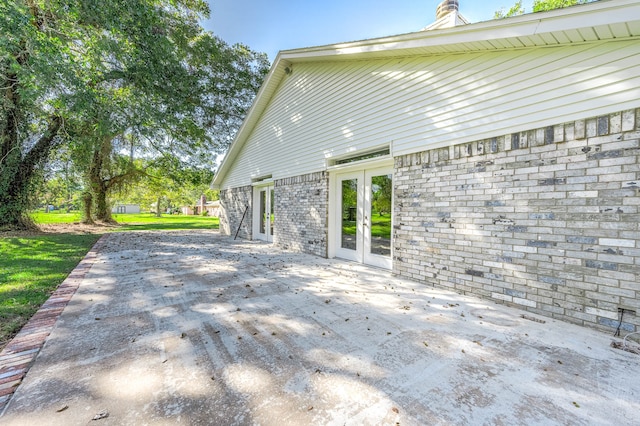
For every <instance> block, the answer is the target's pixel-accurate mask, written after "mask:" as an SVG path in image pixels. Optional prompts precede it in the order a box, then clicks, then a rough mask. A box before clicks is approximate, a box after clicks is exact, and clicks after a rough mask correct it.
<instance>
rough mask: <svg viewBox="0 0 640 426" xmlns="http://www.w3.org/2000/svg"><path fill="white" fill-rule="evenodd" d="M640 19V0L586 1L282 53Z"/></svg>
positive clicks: (388, 46)
mask: <svg viewBox="0 0 640 426" xmlns="http://www.w3.org/2000/svg"><path fill="white" fill-rule="evenodd" d="M638 20H640V2H639V1H637V0H634V1H630V0H609V1H606V0H601V1H599V2H596V3H590V4H586V5H579V6H573V7H567V8H564V9H557V10H553V11H549V12H539V13H530V14H526V15H521V16H517V17H511V18H505V19H495V20H491V21H485V22H480V23H477V24H469V25H462V26H458V27H454V28H446V29H440V30H431V31H421V32H416V33H409V34H403V35H398V36H392V37H383V38H377V39H369V40H362V41H355V42H348V43H338V44H332V45H326V46H317V47H309V48H303V49H294V50H287V51H283V52H281V53H282V54H283V56H284V57H286V58H287V59H288V60H290V61H315V60H326V59H327V58H328V57H332V59H333V60H345V59H351V58H353V59H355V58H356V57H357V56H359V55H362V54H365V55H366V58H370V59H373V58H375V57H376V56H377V55H376V53H379V54H382V53H384V56H389V54H390V53H393V52H395V53H396V54H397V55H399V56H402V55H410V54H411V50H413V49H421V50H422V51H423V52H424V51H425V50H427V51H428V49H429V48H430V47H443V46H446V47H448V48H449V50H452V51H453V50H455V51H460V52H464V51H467V50H469V49H468V45H469V44H474V43H477V42H483V41H491V40H499V39H509V38H514V37H527V36H535V35H537V34H545V33H553V32H564V31H569V30H575V29H582V28H592V27H597V26H600V25H612V24H618V23H623V22H629V21H638ZM483 50H484V49H483Z"/></svg>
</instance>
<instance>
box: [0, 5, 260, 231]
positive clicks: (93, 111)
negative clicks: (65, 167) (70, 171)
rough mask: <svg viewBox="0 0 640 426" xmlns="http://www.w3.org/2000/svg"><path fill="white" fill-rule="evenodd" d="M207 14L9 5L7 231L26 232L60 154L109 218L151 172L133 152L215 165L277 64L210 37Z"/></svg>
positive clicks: (1, 177) (1, 165) (0, 85)
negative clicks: (121, 196) (204, 23)
mask: <svg viewBox="0 0 640 426" xmlns="http://www.w3.org/2000/svg"><path fill="white" fill-rule="evenodd" d="M208 13H209V9H208V5H207V3H206V2H205V1H203V0H84V1H81V0H66V1H61V0H8V1H7V2H3V3H1V4H0V33H2V34H3V37H2V38H1V39H0V90H2V91H3V92H4V93H3V96H2V97H1V98H0V226H14V227H15V226H18V227H20V226H27V225H28V221H27V220H26V219H25V212H26V210H27V208H28V207H29V201H30V200H31V199H32V198H33V197H32V194H33V192H34V188H33V186H34V184H35V182H36V180H37V179H36V177H37V175H38V173H41V174H42V173H43V172H42V170H43V168H44V167H45V165H46V164H47V160H48V158H49V154H50V153H51V152H52V151H55V150H56V149H58V148H59V147H60V146H64V147H65V148H69V150H70V152H71V153H72V156H73V158H74V161H75V162H76V163H77V165H78V166H79V167H81V168H82V169H83V170H84V177H85V181H86V185H87V189H88V191H87V197H85V198H86V199H87V200H88V201H89V202H90V203H92V205H93V206H95V207H97V213H98V217H99V218H101V219H108V214H104V213H105V212H108V209H107V207H108V206H107V202H106V200H107V195H108V193H109V192H110V191H114V190H115V189H116V187H118V186H119V185H122V184H124V183H125V182H126V181H130V180H131V179H134V178H135V177H136V176H140V175H141V173H140V170H136V168H135V167H134V162H133V161H132V160H133V158H134V154H135V156H137V157H152V156H154V155H157V153H159V152H160V153H163V154H167V153H173V155H176V156H180V157H181V158H183V159H189V161H193V162H196V163H198V164H209V165H211V164H212V163H213V156H212V153H215V152H222V151H224V150H225V149H226V148H227V147H228V145H229V143H230V141H231V140H232V138H233V135H234V133H235V131H236V130H237V128H238V126H239V125H240V122H241V120H242V118H243V116H244V113H245V112H246V110H247V108H248V107H249V105H250V102H251V100H252V99H253V96H254V95H255V93H256V91H257V89H258V87H259V85H260V84H261V82H262V79H263V78H264V76H265V75H266V72H267V70H268V65H269V64H268V61H267V60H266V56H265V55H263V54H257V53H255V52H252V51H251V50H249V49H248V48H246V47H245V46H239V45H238V46H229V45H227V44H226V43H224V41H222V40H221V39H219V38H218V37H216V36H214V35H213V34H211V33H209V32H205V31H204V30H203V29H202V28H201V26H200V25H199V20H200V19H201V18H203V17H206V16H207V15H208ZM5 34H6V35H7V37H4V35H5ZM127 153H128V154H129V155H128V156H127V155H126V154H127Z"/></svg>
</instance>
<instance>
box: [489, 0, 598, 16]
mask: <svg viewBox="0 0 640 426" xmlns="http://www.w3.org/2000/svg"><path fill="white" fill-rule="evenodd" d="M594 1H598V0H534V2H533V12H534V13H535V12H545V11H547V10H553V9H561V8H563V7H569V6H575V5H577V4H584V3H591V2H594ZM523 13H525V9H524V7H522V1H521V0H520V1H517V2H516V3H515V4H514V5H513V6H512V7H511V8H510V9H509V10H507V11H506V12H505V11H504V9H501V10H498V11H496V12H495V14H494V18H495V19H501V18H508V17H510V16H516V15H522V14H523Z"/></svg>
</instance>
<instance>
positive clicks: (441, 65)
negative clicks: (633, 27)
mask: <svg viewBox="0 0 640 426" xmlns="http://www.w3.org/2000/svg"><path fill="white" fill-rule="evenodd" d="M581 36H582V37H583V38H585V39H591V38H592V36H593V34H586V33H585V34H582V35H581ZM527 44H528V40H522V45H527ZM635 107H640V43H638V41H637V40H627V41H607V42H595V43H584V44H579V45H573V46H564V47H544V48H540V47H536V48H522V49H515V50H503V51H490V52H474V53H466V54H447V55H435V56H434V55H430V56H418V57H416V56H412V57H410V58H404V59H402V58H396V59H380V60H375V61H340V62H329V63H326V62H308V63H296V64H294V65H293V73H292V74H291V75H289V76H286V77H284V79H283V81H282V83H281V84H280V86H279V88H278V89H277V90H276V91H275V93H274V96H273V97H272V98H271V100H270V102H269V104H268V106H267V107H266V109H265V110H264V113H263V114H262V116H261V117H259V119H258V120H257V123H256V125H255V127H254V128H253V131H252V132H251V134H250V135H249V137H248V138H247V140H246V141H245V143H244V146H243V147H242V149H241V151H240V152H239V153H238V154H237V156H236V157H235V161H234V162H233V164H232V165H231V167H230V169H229V170H228V172H227V174H226V176H225V178H224V181H223V182H222V185H221V187H223V188H229V187H238V186H242V185H247V184H249V183H250V182H251V178H252V177H257V176H262V175H266V174H271V175H272V176H273V178H274V179H280V178H284V177H289V176H296V175H301V174H306V173H310V172H315V171H320V170H324V169H325V168H326V160H327V158H330V157H335V156H344V155H346V154H348V153H351V152H353V153H356V152H359V151H365V150H367V149H370V148H372V147H377V146H381V145H385V144H389V145H390V146H391V147H392V152H393V155H403V154H408V153H412V152H418V151H423V150H425V149H428V148H435V147H440V146H447V145H451V144H458V143H464V142H470V141H474V140H479V139H483V138H487V137H492V136H499V135H503V134H509V133H512V132H517V131H523V130H528V129H533V128H539V127H543V126H545V125H549V124H556V123H562V122H565V121H570V120H576V119H581V118H586V117H593V116H597V115H600V114H608V113H612V112H615V111H620V110H624V109H631V108H635Z"/></svg>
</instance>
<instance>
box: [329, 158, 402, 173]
mask: <svg viewBox="0 0 640 426" xmlns="http://www.w3.org/2000/svg"><path fill="white" fill-rule="evenodd" d="M392 165H393V157H392V156H391V154H389V155H385V156H383V157H376V158H368V159H366V160H362V161H354V162H353V163H345V164H338V165H335V166H327V171H328V172H330V173H331V172H340V173H346V172H349V171H351V170H364V169H370V168H378V167H385V166H392Z"/></svg>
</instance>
